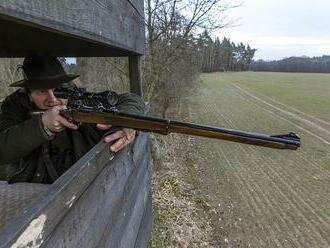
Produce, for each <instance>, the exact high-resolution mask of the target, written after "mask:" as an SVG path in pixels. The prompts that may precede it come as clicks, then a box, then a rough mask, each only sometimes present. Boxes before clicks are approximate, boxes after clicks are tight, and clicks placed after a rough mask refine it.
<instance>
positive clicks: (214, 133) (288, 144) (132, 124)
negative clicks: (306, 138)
mask: <svg viewBox="0 0 330 248" xmlns="http://www.w3.org/2000/svg"><path fill="white" fill-rule="evenodd" d="M62 115H63V116H64V117H66V118H67V119H68V120H70V121H76V122H85V123H99V124H109V125H112V126H119V127H126V128H132V129H136V130H141V131H145V132H155V133H160V134H165V135H167V134H169V133H181V134H189V135H196V136H202V137H207V138H215V139H222V140H229V141H233V142H239V143H245V144H250V145H256V146H263V147H270V148H276V149H290V150H296V149H297V148H298V147H300V138H299V137H298V136H297V135H296V134H295V133H289V134H285V135H267V134H260V133H253V132H244V131H240V130H234V129H227V128H222V127H214V126H207V125H199V124H194V123H189V122H182V121H172V120H168V119H162V118H157V117H150V116H144V115H135V114H127V113H121V112H119V111H113V112H97V111H93V110H90V111H88V110H79V109H74V108H72V109H67V110H63V111H62Z"/></svg>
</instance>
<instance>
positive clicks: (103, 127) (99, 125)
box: [96, 124, 112, 130]
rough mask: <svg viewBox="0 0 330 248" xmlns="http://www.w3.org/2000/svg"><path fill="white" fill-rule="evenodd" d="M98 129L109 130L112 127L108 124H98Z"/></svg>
mask: <svg viewBox="0 0 330 248" xmlns="http://www.w3.org/2000/svg"><path fill="white" fill-rule="evenodd" d="M96 127H97V128H98V129H101V130H108V129H109V128H111V127H112V126H111V125H107V124H97V125H96Z"/></svg>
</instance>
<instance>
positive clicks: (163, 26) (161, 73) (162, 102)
mask: <svg viewBox="0 0 330 248" xmlns="http://www.w3.org/2000/svg"><path fill="white" fill-rule="evenodd" d="M233 7H235V6H234V5H230V4H227V3H225V2H224V1H223V0H147V1H146V8H147V11H146V13H147V18H146V21H147V24H146V25H147V31H148V36H147V53H146V57H145V67H144V69H145V70H144V78H145V84H144V85H145V88H144V92H145V95H146V96H147V98H148V100H149V101H151V102H152V101H154V100H157V106H160V107H162V108H163V109H161V110H160V111H161V112H162V113H163V115H164V114H165V113H166V109H167V108H168V106H169V104H168V102H169V99H170V98H171V99H172V100H173V99H176V98H180V94H189V90H191V89H193V87H192V86H193V82H194V81H196V80H195V79H196V78H197V75H198V63H197V61H198V58H197V56H198V54H197V53H196V50H195V49H196V35H197V34H199V33H201V32H202V31H203V30H216V29H219V28H223V27H225V26H228V25H230V23H229V22H226V21H225V18H226V16H225V12H226V10H228V9H230V8H233Z"/></svg>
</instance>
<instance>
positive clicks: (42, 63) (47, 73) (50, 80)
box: [10, 56, 79, 90]
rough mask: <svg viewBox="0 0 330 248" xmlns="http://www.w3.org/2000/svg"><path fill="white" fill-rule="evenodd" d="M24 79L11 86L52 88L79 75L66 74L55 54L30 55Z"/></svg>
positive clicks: (24, 65)
mask: <svg viewBox="0 0 330 248" xmlns="http://www.w3.org/2000/svg"><path fill="white" fill-rule="evenodd" d="M19 68H22V69H23V75H24V79H23V80H19V81H17V82H15V83H12V84H11V85H10V86H11V87H24V88H28V89H31V90H34V89H52V88H56V87H59V86H62V85H63V84H65V83H67V82H70V81H71V80H73V79H75V78H77V77H79V75H74V74H66V73H65V71H64V68H63V66H62V65H61V62H60V61H59V60H58V59H57V58H56V57H53V56H28V57H26V58H25V59H24V62H23V66H19V67H18V69H19Z"/></svg>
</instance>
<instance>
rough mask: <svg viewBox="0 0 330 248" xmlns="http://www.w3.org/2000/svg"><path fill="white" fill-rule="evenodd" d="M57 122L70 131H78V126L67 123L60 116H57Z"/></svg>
mask: <svg viewBox="0 0 330 248" xmlns="http://www.w3.org/2000/svg"><path fill="white" fill-rule="evenodd" d="M57 121H58V122H60V123H61V125H63V126H65V127H67V128H70V129H78V126H77V125H75V124H73V123H72V122H69V121H68V120H67V119H65V118H64V117H62V116H59V117H58V118H57Z"/></svg>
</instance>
